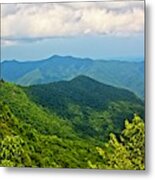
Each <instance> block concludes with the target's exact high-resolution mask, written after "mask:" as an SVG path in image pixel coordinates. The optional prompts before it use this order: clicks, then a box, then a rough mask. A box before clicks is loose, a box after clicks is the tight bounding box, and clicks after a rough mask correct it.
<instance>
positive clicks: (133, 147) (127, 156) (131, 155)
mask: <svg viewBox="0 0 155 180" xmlns="http://www.w3.org/2000/svg"><path fill="white" fill-rule="evenodd" d="M144 138H145V135H144V122H143V120H142V119H141V118H140V117H139V116H137V115H135V117H134V119H133V121H132V122H131V123H129V121H128V120H126V121H125V129H124V130H123V131H122V133H121V136H120V139H119V140H118V139H117V138H116V136H115V135H114V134H110V140H109V142H108V143H106V144H105V145H104V148H99V147H97V151H98V152H99V154H100V156H101V157H102V158H103V162H102V163H96V164H92V163H91V162H90V161H89V163H88V164H89V166H90V167H91V168H100V169H102V168H105V169H135V170H144V169H145V166H144V149H145V147H144Z"/></svg>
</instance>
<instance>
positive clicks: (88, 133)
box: [24, 76, 144, 141]
mask: <svg viewBox="0 0 155 180" xmlns="http://www.w3.org/2000/svg"><path fill="white" fill-rule="evenodd" d="M88 87H89V88H88ZM24 90H25V92H26V93H27V95H28V96H29V97H30V98H31V99H32V100H33V101H34V102H35V103H37V104H38V105H41V106H42V107H44V108H45V109H47V110H48V111H50V112H52V113H53V112H56V113H57V115H58V116H61V117H62V118H63V119H66V120H67V121H68V122H69V123H71V124H72V126H73V128H74V130H75V131H76V132H77V133H78V134H80V136H81V137H82V138H88V137H93V138H96V139H98V138H99V139H100V140H103V139H104V141H105V140H107V137H108V134H109V133H110V132H114V133H116V134H117V133H120V131H121V130H122V129H123V128H124V119H125V118H129V119H131V118H132V117H133V113H137V114H138V115H140V116H142V117H143V112H144V107H143V102H142V101H141V100H140V99H139V98H138V97H137V96H136V95H134V94H133V93H132V92H130V91H128V90H124V89H120V88H116V87H112V86H109V85H105V84H102V83H99V82H97V81H95V80H93V79H91V78H89V77H86V76H78V77H76V78H75V79H73V80H71V81H60V82H55V83H50V84H45V85H35V86H30V87H26V88H24Z"/></svg>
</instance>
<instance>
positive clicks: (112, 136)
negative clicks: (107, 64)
mask: <svg viewBox="0 0 155 180" xmlns="http://www.w3.org/2000/svg"><path fill="white" fill-rule="evenodd" d="M0 87H1V88H0V166H7V167H14V166H15V167H61V168H100V169H144V168H145V167H144V102H143V101H141V100H140V99H139V98H138V97H137V96H136V95H134V94H133V93H131V92H130V91H128V90H124V89H119V88H114V87H112V86H108V85H105V84H101V83H99V82H97V81H95V80H93V79H91V78H88V77H85V76H80V77H78V78H75V79H73V80H71V81H62V82H58V83H52V84H47V85H36V86H30V87H21V86H17V85H15V84H12V83H7V82H4V81H1V82H0ZM87 87H90V88H87ZM65 88H67V89H68V90H69V92H71V91H75V93H74V95H75V96H73V95H71V94H70V93H69V94H68V93H67V89H65ZM96 88H97V89H98V90H99V91H98V93H97V92H96V93H93V92H94V91H93V89H94V90H95V89H96ZM107 88H108V91H107ZM58 90H60V91H61V92H59V91H58ZM86 90H87V91H86ZM104 90H106V91H105V93H107V92H109V93H110V95H109V96H108V94H106V95H105V96H104ZM112 91H114V92H113V93H112ZM112 94H114V96H112ZM43 95H44V96H43ZM76 96H77V97H76ZM44 98H45V99H44ZM58 98H59V99H58ZM95 99H97V100H98V101H95ZM57 100H58V101H57ZM59 100H61V101H60V102H61V103H60V104H59ZM45 102H46V103H45ZM95 103H96V104H95ZM60 105H61V106H62V107H61V108H59V107H60ZM140 117H141V118H142V119H143V120H142V119H141V118H140ZM126 119H128V120H126ZM120 157H121V158H120Z"/></svg>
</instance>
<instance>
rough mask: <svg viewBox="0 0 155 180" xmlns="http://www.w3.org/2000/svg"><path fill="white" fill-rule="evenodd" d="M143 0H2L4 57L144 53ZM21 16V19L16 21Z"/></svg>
mask: <svg viewBox="0 0 155 180" xmlns="http://www.w3.org/2000/svg"><path fill="white" fill-rule="evenodd" d="M143 5H144V4H143V2H140V1H137V2H132V1H131V2H126V3H124V2H120V3H118V2H117V3H79V4H78V3H77V4H75V3H68V4H67V5H66V4H63V3H61V4H60V3H51V4H50V5H46V4H41V5H38V4H33V5H31V6H30V5H29V4H25V5H24V4H8V5H2V34H1V37H2V47H1V58H2V60H5V59H10V60H11V59H18V60H35V59H43V58H48V57H49V56H52V55H54V54H58V55H63V56H65V55H72V56H76V57H90V58H93V59H118V58H119V57H122V58H124V59H127V60H129V59H128V58H130V57H132V58H133V59H134V57H135V58H138V57H140V58H143V57H144V7H143ZM17 22H18V25H17Z"/></svg>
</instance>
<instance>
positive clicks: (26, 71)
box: [1, 55, 144, 99]
mask: <svg viewBox="0 0 155 180" xmlns="http://www.w3.org/2000/svg"><path fill="white" fill-rule="evenodd" d="M1 66H2V78H3V79H5V80H6V81H10V82H15V83H17V84H21V85H27V86H28V85H33V84H45V83H50V82H55V81H62V80H71V79H73V78H75V77H76V76H79V75H86V76H89V77H91V78H93V79H96V80H98V81H100V82H102V83H105V84H109V85H112V86H117V87H122V88H126V89H129V90H131V91H133V92H135V93H136V94H137V95H138V96H139V97H141V98H142V99H143V98H144V61H141V62H125V61H119V60H108V61H105V60H92V59H89V58H84V59H82V58H75V57H71V56H65V57H62V56H57V55H55V56H52V57H50V58H48V59H44V60H40V61H34V62H32V61H30V60H29V61H26V62H18V61H15V60H13V61H4V62H2V64H1Z"/></svg>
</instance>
